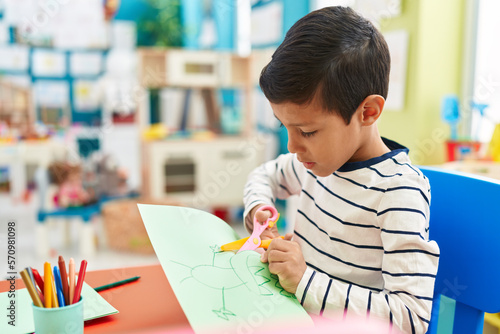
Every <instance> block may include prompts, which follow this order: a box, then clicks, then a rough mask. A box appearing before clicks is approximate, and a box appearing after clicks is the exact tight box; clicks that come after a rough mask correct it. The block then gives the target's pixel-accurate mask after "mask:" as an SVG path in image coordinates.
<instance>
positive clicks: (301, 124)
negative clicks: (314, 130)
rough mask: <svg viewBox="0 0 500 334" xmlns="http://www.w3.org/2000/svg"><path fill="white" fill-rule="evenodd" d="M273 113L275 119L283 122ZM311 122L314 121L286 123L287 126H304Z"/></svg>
mask: <svg viewBox="0 0 500 334" xmlns="http://www.w3.org/2000/svg"><path fill="white" fill-rule="evenodd" d="M273 115H274V117H275V118H276V119H277V120H278V121H279V122H280V123H281V124H283V122H282V121H281V120H280V119H279V118H278V117H277V116H276V114H274V113H273ZM312 123H314V122H308V123H290V124H288V125H289V126H306V125H310V124H312Z"/></svg>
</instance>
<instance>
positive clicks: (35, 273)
mask: <svg viewBox="0 0 500 334" xmlns="http://www.w3.org/2000/svg"><path fill="white" fill-rule="evenodd" d="M31 271H32V272H33V277H35V281H36V284H38V287H39V288H40V290H41V291H42V292H43V291H44V290H43V286H44V285H43V279H42V276H40V273H39V272H38V270H36V269H35V268H31Z"/></svg>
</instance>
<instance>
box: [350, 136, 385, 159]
mask: <svg viewBox="0 0 500 334" xmlns="http://www.w3.org/2000/svg"><path fill="white" fill-rule="evenodd" d="M390 151H391V150H390V149H389V148H388V147H387V145H385V143H384V141H383V140H382V138H381V137H380V134H379V133H378V130H377V129H375V130H374V131H372V132H371V133H370V136H368V138H367V139H366V140H364V141H363V142H362V143H361V145H360V146H359V148H358V150H357V151H356V152H355V153H354V154H353V156H352V157H351V159H349V161H348V162H357V161H366V160H369V159H372V158H376V157H379V156H381V155H383V154H385V153H388V152H390Z"/></svg>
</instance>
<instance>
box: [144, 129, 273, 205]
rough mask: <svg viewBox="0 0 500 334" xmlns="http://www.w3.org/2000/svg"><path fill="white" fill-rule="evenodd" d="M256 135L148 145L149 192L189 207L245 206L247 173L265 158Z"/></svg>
mask: <svg viewBox="0 0 500 334" xmlns="http://www.w3.org/2000/svg"><path fill="white" fill-rule="evenodd" d="M264 148H265V144H264V143H263V142H261V141H259V140H258V138H257V137H248V138H239V137H238V138H226V137H221V138H217V139H213V140H210V141H193V140H166V141H156V142H151V143H149V144H148V145H147V146H146V149H147V155H148V162H149V163H148V168H147V169H146V173H147V174H148V175H147V177H146V179H147V182H148V183H149V184H148V186H149V191H150V194H151V196H152V197H153V198H155V199H161V198H165V197H166V196H168V197H169V198H175V199H178V200H180V201H182V202H183V203H185V204H186V205H188V206H192V207H206V206H217V205H224V206H233V205H234V206H237V205H242V203H243V201H242V199H243V187H244V185H245V183H246V180H247V177H248V174H249V173H250V172H251V171H252V170H253V169H254V168H255V167H257V166H258V165H260V164H261V163H262V161H263V160H264Z"/></svg>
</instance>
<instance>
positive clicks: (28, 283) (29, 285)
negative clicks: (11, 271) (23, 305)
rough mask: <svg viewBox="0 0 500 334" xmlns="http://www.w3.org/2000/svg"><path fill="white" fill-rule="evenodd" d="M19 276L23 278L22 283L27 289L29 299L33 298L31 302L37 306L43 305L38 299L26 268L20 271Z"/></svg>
mask: <svg viewBox="0 0 500 334" xmlns="http://www.w3.org/2000/svg"><path fill="white" fill-rule="evenodd" d="M21 277H22V279H23V282H24V285H26V289H28V292H29V294H30V296H31V299H32V300H33V304H34V305H35V306H38V307H43V304H42V301H41V300H40V296H38V292H37V291H36V289H35V287H34V286H33V282H32V281H31V279H30V277H29V275H28V271H27V270H26V269H24V270H23V271H21Z"/></svg>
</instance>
